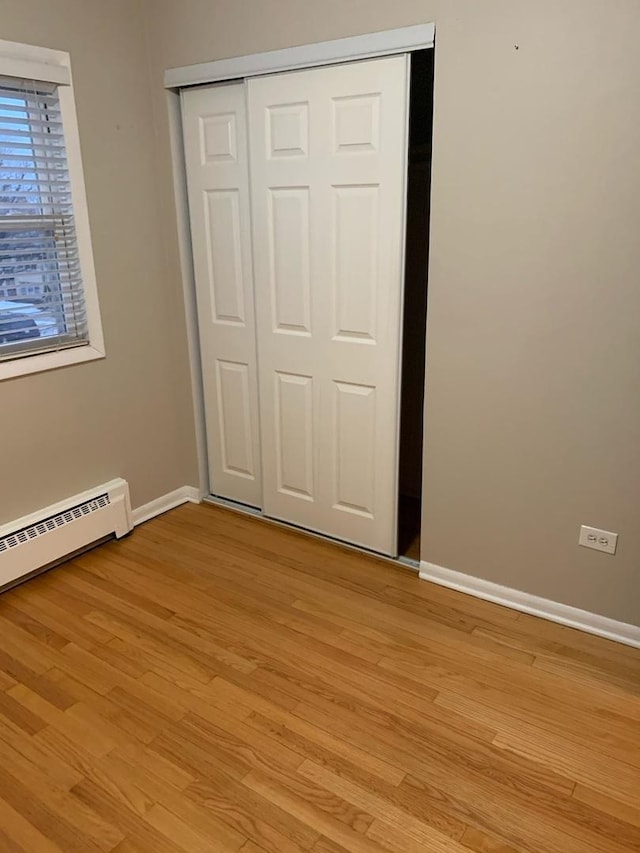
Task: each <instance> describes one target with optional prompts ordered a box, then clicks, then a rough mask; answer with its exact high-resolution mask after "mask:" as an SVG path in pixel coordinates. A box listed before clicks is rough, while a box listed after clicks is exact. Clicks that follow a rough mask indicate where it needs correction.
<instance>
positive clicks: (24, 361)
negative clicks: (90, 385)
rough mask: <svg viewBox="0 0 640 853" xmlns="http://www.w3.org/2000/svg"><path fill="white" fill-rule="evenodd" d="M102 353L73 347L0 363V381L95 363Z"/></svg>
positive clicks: (85, 347)
mask: <svg viewBox="0 0 640 853" xmlns="http://www.w3.org/2000/svg"><path fill="white" fill-rule="evenodd" d="M104 356H105V354H104V351H103V350H101V349H98V348H97V347H95V346H91V344H89V345H88V346H83V347H74V348H72V349H63V350H59V351H58V352H46V353H39V354H38V355H28V356H25V357H24V358H16V359H13V360H12V361H5V362H0V381H2V380H3V379H14V378H16V377H18V376H27V375H28V374H29V373H42V372H43V371H45V370H55V369H56V368H58V367H68V366H70V365H72V364H82V363H83V362H85V361H96V360H97V359H99V358H104Z"/></svg>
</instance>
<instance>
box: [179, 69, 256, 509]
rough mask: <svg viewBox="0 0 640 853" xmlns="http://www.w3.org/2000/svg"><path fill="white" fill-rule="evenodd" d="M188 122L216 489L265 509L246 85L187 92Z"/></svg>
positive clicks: (202, 341) (195, 257)
mask: <svg viewBox="0 0 640 853" xmlns="http://www.w3.org/2000/svg"><path fill="white" fill-rule="evenodd" d="M182 121H183V132H184V144H185V159H186V168H187V187H188V194H189V211H190V218H191V234H192V244H193V260H194V268H195V279H196V296H197V304H198V323H199V330H200V349H201V355H202V374H203V382H204V401H205V412H206V429H207V447H208V455H209V477H210V480H211V491H212V492H213V493H215V494H217V495H220V496H222V497H225V498H230V499H231V500H235V501H240V502H242V503H246V504H251V505H253V506H260V504H261V499H262V498H261V482H260V481H261V470H260V446H259V437H258V392H257V377H256V343H255V320H254V299H253V281H252V263H251V225H250V209H249V166H248V162H247V123H246V106H245V88H244V85H243V84H242V83H239V84H232V85H218V86H210V87H207V88H199V89H189V90H186V91H184V92H183V93H182Z"/></svg>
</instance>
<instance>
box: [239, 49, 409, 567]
mask: <svg viewBox="0 0 640 853" xmlns="http://www.w3.org/2000/svg"><path fill="white" fill-rule="evenodd" d="M247 87H248V104H249V122H250V126H251V134H250V138H251V148H250V159H251V196H252V222H253V246H254V270H255V284H256V315H257V328H258V346H259V382H260V390H261V394H260V405H261V413H260V423H261V436H262V441H261V443H262V453H263V493H264V504H263V508H264V511H265V513H266V514H268V515H271V516H273V517H275V518H280V519H283V520H286V521H290V522H293V523H295V524H299V525H302V526H304V527H308V528H310V529H313V530H317V531H320V532H322V533H326V534H329V535H331V536H336V537H338V538H340V539H345V540H347V541H350V542H354V543H358V544H360V545H364V546H366V547H369V548H372V549H374V550H377V551H381V552H384V553H387V554H394V553H395V548H396V501H397V443H398V404H399V382H398V378H399V352H400V320H401V302H402V272H403V245H404V191H405V190H404V187H405V168H406V148H407V138H406V132H407V131H406V127H407V116H406V100H407V98H406V95H407V60H406V58H405V57H404V56H402V57H397V56H396V57H390V58H385V59H378V60H371V61H364V62H358V63H349V64H345V65H340V66H332V67H325V68H315V69H311V70H306V71H299V72H292V73H287V74H280V75H274V76H271V77H261V78H255V79H251V80H249V81H248V83H247Z"/></svg>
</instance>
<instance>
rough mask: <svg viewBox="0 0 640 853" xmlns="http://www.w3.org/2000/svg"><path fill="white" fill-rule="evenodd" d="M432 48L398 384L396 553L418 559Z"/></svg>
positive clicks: (416, 90) (414, 76)
mask: <svg viewBox="0 0 640 853" xmlns="http://www.w3.org/2000/svg"><path fill="white" fill-rule="evenodd" d="M433 66H434V51H433V49H431V50H418V51H415V52H414V53H412V54H411V87H410V92H409V156H408V169H407V213H406V247H405V280H404V319H403V334H402V379H401V389H400V459H399V477H398V491H399V495H398V555H399V557H404V558H405V559H407V560H411V561H419V560H420V528H421V516H422V444H423V412H424V379H425V354H426V353H425V348H426V334H427V288H428V262H429V213H430V197H431V138H432V129H433Z"/></svg>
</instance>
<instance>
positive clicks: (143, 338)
mask: <svg viewBox="0 0 640 853" xmlns="http://www.w3.org/2000/svg"><path fill="white" fill-rule="evenodd" d="M142 12H143V9H142V6H141V4H139V3H136V2H134V3H132V2H129V0H109V2H108V3H105V2H102V0H2V6H1V13H2V14H1V22H2V27H1V30H2V31H1V33H0V35H1V36H2V38H3V39H8V40H10V41H19V42H27V43H31V44H36V45H40V46H44V47H51V48H56V49H60V50H68V51H69V52H70V53H71V61H72V70H73V74H74V82H75V89H76V101H77V110H78V122H79V128H80V141H81V145H82V155H83V161H84V171H85V179H86V185H87V196H88V205H89V216H90V221H91V228H92V235H93V246H94V255H95V262H96V274H97V280H98V288H99V296H100V303H101V308H102V318H103V325H104V333H105V341H106V347H107V358H106V359H105V360H103V361H99V362H93V363H90V364H84V365H79V366H74V367H67V368H62V369H60V370H56V371H51V372H49V373H41V374H35V375H31V376H26V377H23V378H19V379H11V380H6V381H4V382H1V383H0V405H1V407H2V409H1V411H2V418H1V420H0V524H2V523H4V522H7V521H11V520H13V519H15V518H17V517H19V516H21V515H23V514H25V513H29V512H33V511H35V510H37V509H39V508H41V507H43V506H46V505H47V504H49V503H52V502H54V501H57V500H61V499H63V498H65V497H68V496H69V495H72V494H75V493H76V492H78V491H82V490H84V489H87V488H91V487H92V486H94V485H98V484H100V483H104V482H105V481H106V480H109V479H111V478H113V477H117V476H122V477H126V479H127V480H129V482H130V484H131V490H132V495H131V496H132V502H133V505H134V506H138V505H140V504H143V503H146V502H147V501H149V500H152V499H153V498H156V497H158V496H159V495H162V494H165V493H167V492H169V491H171V490H173V489H175V488H178V487H179V486H184V485H187V484H189V485H195V484H197V466H196V460H195V448H194V439H193V417H192V403H191V398H190V385H189V375H188V367H187V356H186V347H185V324H184V309H183V303H182V295H181V291H180V289H179V286H178V284H177V283H176V276H175V275H171V276H170V275H169V273H168V270H169V265H168V263H167V249H166V247H165V245H164V241H163V239H162V220H161V212H160V210H159V205H160V196H159V194H158V192H157V178H156V155H155V151H154V146H155V135H154V123H153V116H152V109H151V100H150V96H149V92H150V88H149V76H148V67H147V63H146V58H145V52H144V32H143V27H142ZM164 215H165V218H166V217H169V216H171V215H172V212H171V211H166V212H165V213H164Z"/></svg>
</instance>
